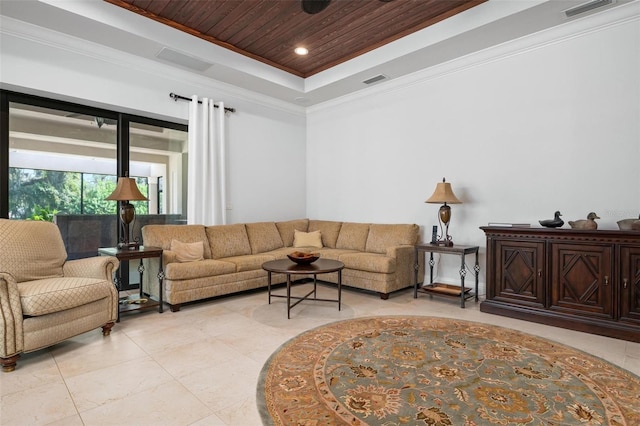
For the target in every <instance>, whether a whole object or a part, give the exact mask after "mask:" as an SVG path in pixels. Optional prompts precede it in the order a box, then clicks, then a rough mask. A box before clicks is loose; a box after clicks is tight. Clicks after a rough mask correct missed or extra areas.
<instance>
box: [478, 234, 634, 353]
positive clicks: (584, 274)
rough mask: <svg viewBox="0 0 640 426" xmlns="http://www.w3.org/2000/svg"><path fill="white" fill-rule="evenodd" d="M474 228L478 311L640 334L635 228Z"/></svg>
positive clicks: (614, 334) (581, 328)
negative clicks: (481, 252)
mask: <svg viewBox="0 0 640 426" xmlns="http://www.w3.org/2000/svg"><path fill="white" fill-rule="evenodd" d="M480 229H482V230H483V231H484V232H485V235H486V237H487V267H486V274H487V278H486V281H487V297H486V300H485V301H483V302H482V303H481V304H480V310H481V311H482V312H488V313H492V314H498V315H504V316H508V317H513V318H519V319H523V320H528V321H534V322H538V323H543V324H548V325H553V326H557V327H563V328H569V329H572V330H578V331H583V332H586V333H594V334H600V335H603V336H610V337H615V338H618V339H624V340H630V341H633V342H640V232H638V231H617V230H595V231H586V230H574V229H548V228H508V227H497V226H495V227H494V226H483V227H481V228H480Z"/></svg>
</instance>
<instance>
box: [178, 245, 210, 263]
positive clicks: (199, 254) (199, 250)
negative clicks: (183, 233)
mask: <svg viewBox="0 0 640 426" xmlns="http://www.w3.org/2000/svg"><path fill="white" fill-rule="evenodd" d="M171 251H172V252H174V253H175V254H176V259H177V260H178V262H195V261H197V260H203V259H204V245H203V243H202V241H196V242H195V243H183V242H182V241H178V240H171Z"/></svg>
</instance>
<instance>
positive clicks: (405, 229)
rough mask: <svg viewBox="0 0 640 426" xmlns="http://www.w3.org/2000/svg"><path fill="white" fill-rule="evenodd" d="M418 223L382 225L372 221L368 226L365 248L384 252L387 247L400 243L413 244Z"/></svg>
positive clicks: (373, 251)
mask: <svg viewBox="0 0 640 426" xmlns="http://www.w3.org/2000/svg"><path fill="white" fill-rule="evenodd" d="M418 233H419V227H418V225H415V224H414V225H409V224H406V225H405V224H399V225H383V224H376V223H372V224H371V225H370V226H369V236H368V237H367V245H366V250H365V251H368V252H372V253H382V254H384V253H386V252H387V248H389V247H394V246H402V245H410V246H412V245H414V244H415V243H416V241H417V240H418Z"/></svg>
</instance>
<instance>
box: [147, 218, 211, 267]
mask: <svg viewBox="0 0 640 426" xmlns="http://www.w3.org/2000/svg"><path fill="white" fill-rule="evenodd" d="M142 240H143V241H144V244H145V245H146V246H152V247H161V248H162V249H163V250H171V241H172V240H179V241H182V242H183V243H195V242H196V241H207V233H206V232H205V230H204V225H146V226H144V227H143V228H142ZM203 248H204V258H205V259H211V249H210V248H209V244H204V247H203Z"/></svg>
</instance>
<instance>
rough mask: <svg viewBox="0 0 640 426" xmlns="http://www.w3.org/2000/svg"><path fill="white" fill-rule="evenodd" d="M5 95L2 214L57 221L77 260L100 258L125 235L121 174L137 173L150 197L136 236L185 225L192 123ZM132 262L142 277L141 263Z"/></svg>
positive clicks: (139, 207) (139, 204)
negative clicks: (150, 227)
mask: <svg viewBox="0 0 640 426" xmlns="http://www.w3.org/2000/svg"><path fill="white" fill-rule="evenodd" d="M0 95H1V100H2V101H1V105H2V128H1V129H0V217H6V218H10V219H30V220H49V221H53V222H55V223H56V224H57V225H58V227H59V228H60V231H61V234H62V236H63V240H64V243H65V247H66V248H67V252H68V255H69V258H70V259H74V258H80V257H88V256H95V255H96V254H97V250H98V248H99V247H111V246H115V245H116V244H117V243H118V240H119V238H120V237H121V236H122V234H121V232H122V231H121V230H119V226H118V220H117V209H118V205H117V202H114V201H108V200H105V198H106V197H107V196H108V195H109V194H111V192H112V191H113V189H114V188H115V186H116V182H117V177H118V176H129V177H133V178H135V179H136V182H137V184H138V187H139V189H140V191H141V192H142V193H143V194H145V195H146V196H147V198H149V201H136V202H133V204H134V205H135V208H136V213H137V214H136V221H135V222H134V223H133V224H132V225H133V226H132V237H133V238H135V239H141V237H142V235H141V231H140V230H141V228H142V226H144V225H146V224H149V223H183V222H184V220H183V219H184V218H185V217H186V190H185V186H186V176H187V170H186V160H185V159H186V150H187V127H186V126H185V125H180V124H176V123H170V122H164V121H159V120H154V119H149V118H146V117H139V116H133V115H128V114H121V113H118V112H115V111H107V110H100V109H95V108H90V107H86V106H82V105H78V104H71V103H66V102H60V101H54V100H50V99H44V98H39V97H33V96H28V95H22V94H17V93H13V92H6V91H2V92H1V93H0ZM122 266H123V267H125V268H124V269H126V270H128V269H129V268H127V267H126V266H127V265H122ZM131 266H132V267H131V282H135V281H136V280H135V275H137V274H138V273H137V265H131ZM123 272H124V271H123ZM126 275H128V274H126Z"/></svg>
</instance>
